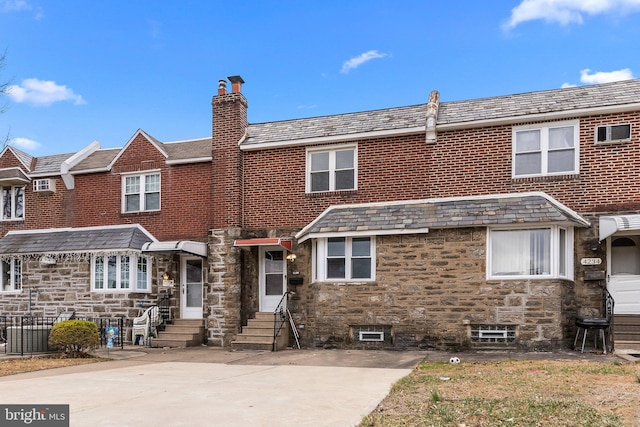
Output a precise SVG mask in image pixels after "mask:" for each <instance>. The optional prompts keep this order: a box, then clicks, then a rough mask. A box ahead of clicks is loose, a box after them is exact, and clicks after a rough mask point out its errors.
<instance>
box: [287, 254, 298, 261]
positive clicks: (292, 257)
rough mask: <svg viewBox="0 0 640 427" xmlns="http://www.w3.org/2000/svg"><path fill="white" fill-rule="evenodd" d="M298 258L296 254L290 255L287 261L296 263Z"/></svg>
mask: <svg viewBox="0 0 640 427" xmlns="http://www.w3.org/2000/svg"><path fill="white" fill-rule="evenodd" d="M296 258H297V256H296V254H289V255H287V260H288V261H291V262H293V261H295V260H296Z"/></svg>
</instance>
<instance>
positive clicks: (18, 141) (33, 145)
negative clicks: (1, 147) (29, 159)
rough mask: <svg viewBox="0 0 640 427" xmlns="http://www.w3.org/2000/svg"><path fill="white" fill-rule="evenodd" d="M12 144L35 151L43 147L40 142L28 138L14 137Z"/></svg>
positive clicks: (10, 142)
mask: <svg viewBox="0 0 640 427" xmlns="http://www.w3.org/2000/svg"><path fill="white" fill-rule="evenodd" d="M9 144H10V145H13V146H14V147H16V148H19V149H21V150H25V151H33V150H37V149H38V148H40V147H42V145H41V144H40V143H39V142H36V141H34V140H32V139H28V138H13V139H11V140H10V141H9Z"/></svg>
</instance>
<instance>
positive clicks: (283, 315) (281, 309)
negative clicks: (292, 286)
mask: <svg viewBox="0 0 640 427" xmlns="http://www.w3.org/2000/svg"><path fill="white" fill-rule="evenodd" d="M293 294H295V292H293V291H287V292H285V293H284V295H282V298H281V299H280V302H279V303H278V305H277V306H276V309H275V310H274V311H273V342H272V344H271V351H276V350H277V348H278V346H277V341H278V334H279V333H280V331H281V330H282V327H283V326H284V324H285V323H286V322H287V320H288V321H289V324H290V325H291V328H292V330H293V336H294V338H295V340H296V346H297V347H298V348H300V341H299V337H300V335H298V330H297V328H296V326H295V324H294V323H293V318H292V317H291V312H290V311H289V309H288V308H286V307H285V305H284V302H285V301H286V299H287V297H288V296H289V295H293ZM278 316H280V324H279V325H278Z"/></svg>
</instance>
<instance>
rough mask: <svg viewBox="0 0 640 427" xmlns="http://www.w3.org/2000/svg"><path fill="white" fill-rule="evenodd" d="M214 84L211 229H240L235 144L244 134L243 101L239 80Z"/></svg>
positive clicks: (237, 150)
mask: <svg viewBox="0 0 640 427" xmlns="http://www.w3.org/2000/svg"><path fill="white" fill-rule="evenodd" d="M228 79H229V81H230V82H231V93H227V82H226V81H225V80H220V81H219V82H218V94H217V95H216V96H214V97H213V100H212V101H211V104H212V110H213V125H212V128H213V132H212V157H213V171H212V173H213V195H212V200H213V227H214V228H229V227H241V226H242V153H241V152H240V148H239V147H238V142H239V141H240V140H241V139H242V138H243V137H244V136H245V133H246V131H247V126H248V123H247V108H248V104H247V100H246V98H245V97H244V95H242V93H241V89H242V84H243V83H244V80H242V77H240V76H231V77H228Z"/></svg>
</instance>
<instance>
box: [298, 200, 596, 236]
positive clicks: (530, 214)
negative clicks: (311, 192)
mask: <svg viewBox="0 0 640 427" xmlns="http://www.w3.org/2000/svg"><path fill="white" fill-rule="evenodd" d="M534 223H542V224H544V223H565V224H573V225H577V226H582V227H588V226H589V225H590V224H589V222H588V221H587V220H585V219H584V218H582V217H581V216H580V215H578V214H577V213H576V212H574V211H572V210H571V209H569V208H567V207H565V206H564V205H562V204H561V203H559V202H558V201H556V200H555V199H553V198H552V197H550V196H548V195H547V194H545V193H541V192H535V193H520V194H499V195H488V196H475V197H454V198H442V199H426V200H411V201H401V202H387V203H369V204H361V205H338V206H332V207H330V208H328V209H327V210H326V211H324V212H323V213H322V214H321V215H320V216H318V217H317V218H316V219H315V220H314V221H313V222H311V223H310V224H309V225H308V226H306V227H305V228H304V229H302V230H301V231H300V232H299V233H298V234H297V235H296V238H297V239H298V240H299V241H300V242H302V241H305V240H307V239H309V238H313V237H321V236H322V237H328V236H340V235H342V236H346V235H354V234H362V235H382V234H413V233H427V232H428V231H429V229H430V228H459V227H487V226H495V225H513V224H534Z"/></svg>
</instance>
